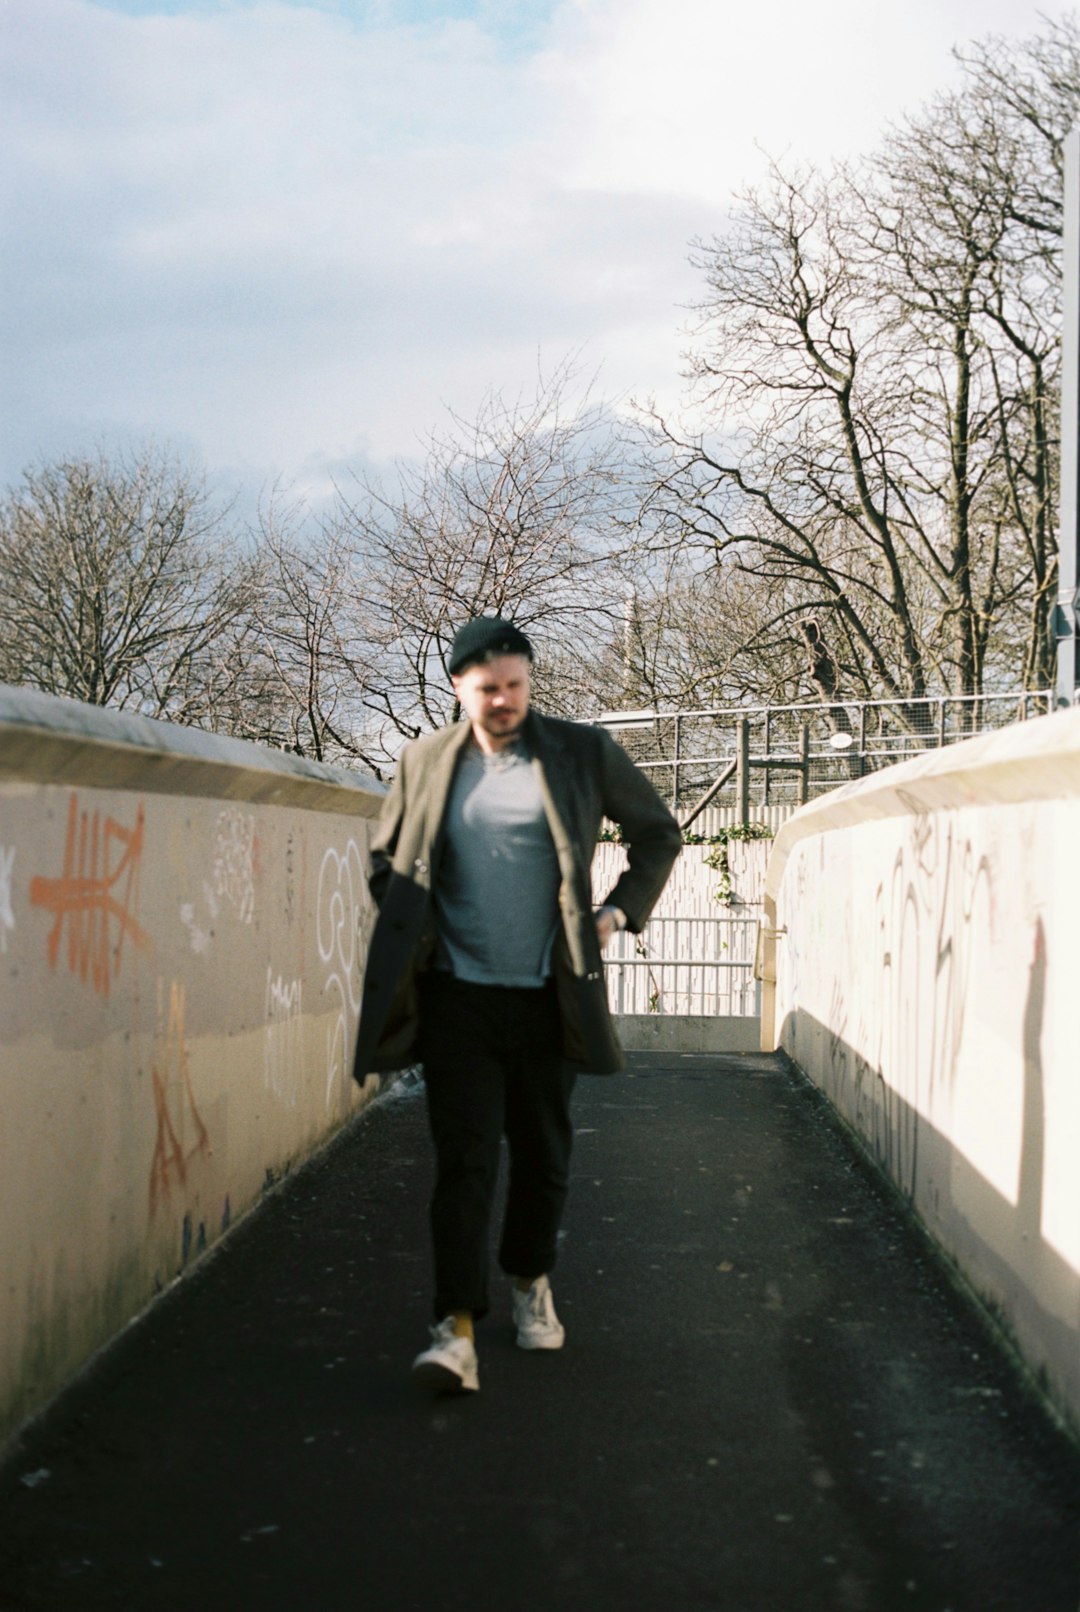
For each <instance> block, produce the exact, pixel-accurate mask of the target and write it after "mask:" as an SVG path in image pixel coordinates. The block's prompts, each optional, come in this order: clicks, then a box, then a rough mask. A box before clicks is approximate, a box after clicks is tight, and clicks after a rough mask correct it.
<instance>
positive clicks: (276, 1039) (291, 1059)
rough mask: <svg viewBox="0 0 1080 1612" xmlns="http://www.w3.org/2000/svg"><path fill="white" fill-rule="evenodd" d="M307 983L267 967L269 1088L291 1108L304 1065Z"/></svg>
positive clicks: (266, 1066)
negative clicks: (285, 976)
mask: <svg viewBox="0 0 1080 1612" xmlns="http://www.w3.org/2000/svg"><path fill="white" fill-rule="evenodd" d="M303 1007H304V984H303V981H302V980H286V979H285V978H284V977H283V976H282V975H281V974H277V975H275V974H274V972H273V970H272V969H271V968H269V967H268V968H267V970H266V1044H265V1059H266V1061H265V1070H264V1073H265V1079H266V1086H267V1089H268V1090H269V1091H272V1092H273V1093H274V1096H275V1097H280V1098H281V1099H282V1100H283V1101H284V1102H286V1103H288V1105H289V1107H290V1108H294V1107H295V1106H296V1087H297V1082H298V1080H299V1078H300V1076H301V1074H302V1073H303V1067H304V1021H303Z"/></svg>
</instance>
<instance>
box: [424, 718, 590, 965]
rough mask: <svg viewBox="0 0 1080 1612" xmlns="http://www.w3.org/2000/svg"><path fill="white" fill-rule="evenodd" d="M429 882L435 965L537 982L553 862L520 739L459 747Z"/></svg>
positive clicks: (544, 960) (552, 926)
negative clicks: (490, 746)
mask: <svg viewBox="0 0 1080 1612" xmlns="http://www.w3.org/2000/svg"><path fill="white" fill-rule="evenodd" d="M443 833H444V836H445V839H444V844H443V847H442V854H441V857H440V860H439V872H438V878H437V879H436V882H435V889H434V892H433V894H434V901H435V922H436V927H437V932H438V948H437V951H436V956H435V966H436V968H441V969H445V970H449V971H450V972H451V973H453V974H454V975H456V977H457V978H458V979H463V980H470V981H472V982H473V983H474V984H478V985H516V986H540V985H542V984H543V983H544V981H545V979H547V977H548V975H549V974H550V972H551V950H552V946H553V944H554V940H555V933H556V930H557V927H558V921H559V883H560V874H559V863H558V858H557V856H556V854H555V844H554V841H553V840H552V838H551V830H550V829H549V827H548V823H547V818H546V816H545V815H544V803H543V798H542V796H541V793H540V780H539V778H538V777H537V775H536V770H535V768H534V767H533V766H532V764H531V761H530V758H529V755H528V753H527V751H526V750H525V748H524V746H523V745H522V744H521V743H520V742H519V743H518V744H516V745H511V746H508V747H507V748H506V749H504V750H500V751H498V752H497V753H496V754H495V755H493V756H486V755H485V754H484V753H483V751H482V750H480V748H479V747H478V746H477V745H475V744H469V745H467V746H466V748H465V750H464V752H463V754H462V757H461V760H460V761H459V762H458V766H457V771H456V772H455V774H454V782H453V785H452V787H451V790H450V799H449V801H448V803H447V810H446V818H445V821H444V824H443Z"/></svg>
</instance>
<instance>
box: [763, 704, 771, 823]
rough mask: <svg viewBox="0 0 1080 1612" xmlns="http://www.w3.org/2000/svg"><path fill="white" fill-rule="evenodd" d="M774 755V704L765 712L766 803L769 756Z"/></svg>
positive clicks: (767, 796)
mask: <svg viewBox="0 0 1080 1612" xmlns="http://www.w3.org/2000/svg"><path fill="white" fill-rule="evenodd" d="M771 755H772V706H770V707H769V708H768V710H767V711H766V712H765V805H766V806H767V805H768V804H769V757H770V756H771Z"/></svg>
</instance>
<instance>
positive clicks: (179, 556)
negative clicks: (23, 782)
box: [0, 449, 250, 721]
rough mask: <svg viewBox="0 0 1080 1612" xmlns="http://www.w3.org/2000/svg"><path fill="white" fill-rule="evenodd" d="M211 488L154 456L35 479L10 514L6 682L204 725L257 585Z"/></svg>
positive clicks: (2, 573) (3, 544) (0, 528)
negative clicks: (224, 648) (211, 665)
mask: <svg viewBox="0 0 1080 1612" xmlns="http://www.w3.org/2000/svg"><path fill="white" fill-rule="evenodd" d="M223 523H224V517H223V513H222V511H221V510H219V509H216V508H215V507H214V506H213V505H212V504H211V502H210V500H209V499H208V497H207V494H206V491H205V488H204V486H203V484H202V482H201V481H200V480H199V479H198V478H197V477H196V476H194V475H193V474H192V473H190V472H188V471H186V470H184V469H182V468H181V467H179V466H178V465H177V464H176V463H175V462H174V461H172V460H171V459H170V458H168V457H167V456H166V455H164V454H162V453H159V452H158V451H156V450H153V449H148V450H146V451H144V452H142V453H140V454H137V455H134V456H128V457H123V458H119V459H116V460H113V461H110V460H108V459H107V458H106V457H105V456H104V454H102V455H100V456H99V457H98V458H97V459H76V458H72V459H60V460H57V461H56V462H55V463H52V464H47V465H44V466H42V467H40V468H38V469H34V470H30V471H27V472H26V474H25V476H24V477H23V479H22V482H21V484H20V485H19V486H18V487H17V488H16V489H15V490H14V491H13V492H11V493H10V494H9V495H8V497H7V498H6V499H5V500H4V502H3V504H2V505H0V588H2V590H3V594H4V602H5V615H6V631H5V634H4V639H3V647H2V649H0V675H2V676H3V677H4V678H5V679H6V680H7V681H9V682H13V683H23V684H29V685H31V686H33V687H35V688H40V689H44V690H45V691H46V692H48V693H53V694H67V695H70V696H72V697H73V698H75V699H79V700H85V701H87V702H88V703H90V704H93V705H111V706H115V707H117V708H120V709H128V710H138V711H140V712H142V713H143V714H145V715H148V716H156V717H169V718H172V719H174V720H178V721H192V720H198V719H199V717H200V716H201V715H202V714H203V712H202V706H201V703H200V700H201V695H200V696H198V697H196V691H197V690H201V689H203V688H204V686H205V683H206V676H205V662H206V661H207V660H208V659H211V658H212V655H213V651H214V646H215V644H216V642H217V640H218V639H219V638H220V637H221V635H222V634H223V633H224V632H225V631H226V629H227V628H228V627H229V626H230V625H231V624H232V623H233V622H235V621H236V620H237V619H238V618H239V617H240V616H241V615H242V613H243V610H244V605H245V598H246V593H247V586H248V583H249V580H250V579H249V576H248V575H247V573H246V572H245V569H244V567H243V565H242V563H241V562H240V561H239V560H238V558H237V555H236V552H235V549H234V548H233V546H232V545H231V543H230V542H229V541H228V540H227V539H226V537H225V536H224V535H223Z"/></svg>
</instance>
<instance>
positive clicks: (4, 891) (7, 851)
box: [0, 845, 15, 952]
mask: <svg viewBox="0 0 1080 1612" xmlns="http://www.w3.org/2000/svg"><path fill="white" fill-rule="evenodd" d="M14 866H15V847H14V845H10V846H8V845H0V952H6V951H7V938H8V930H9V929H14V928H15V914H14V913H13V912H12V910H11V870H12V868H13V867H14Z"/></svg>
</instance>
